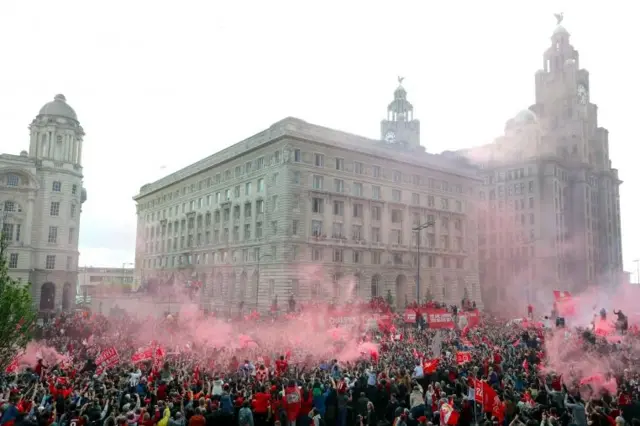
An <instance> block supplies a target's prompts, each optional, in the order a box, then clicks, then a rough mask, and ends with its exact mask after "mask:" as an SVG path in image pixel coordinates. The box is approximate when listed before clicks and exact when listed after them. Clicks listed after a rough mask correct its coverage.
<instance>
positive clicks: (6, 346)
mask: <svg viewBox="0 0 640 426" xmlns="http://www.w3.org/2000/svg"><path fill="white" fill-rule="evenodd" d="M8 245H9V243H8V241H7V240H6V239H5V238H4V235H0V371H4V369H5V368H6V367H7V365H9V364H10V363H11V361H13V358H14V357H15V355H16V354H17V353H18V352H19V351H20V350H21V349H24V348H25V347H26V346H27V343H29V341H30V340H31V337H32V334H31V333H32V332H33V326H34V324H35V321H36V311H35V309H34V306H33V299H32V297H31V285H30V284H26V285H25V284H23V283H21V282H18V281H17V280H14V279H12V278H11V277H10V276H9V265H8V261H7V247H8Z"/></svg>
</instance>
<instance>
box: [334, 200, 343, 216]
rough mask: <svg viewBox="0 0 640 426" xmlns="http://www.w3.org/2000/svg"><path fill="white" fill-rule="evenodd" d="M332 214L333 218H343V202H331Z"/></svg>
mask: <svg viewBox="0 0 640 426" xmlns="http://www.w3.org/2000/svg"><path fill="white" fill-rule="evenodd" d="M333 214H334V215H335V216H344V202H343V201H334V202H333Z"/></svg>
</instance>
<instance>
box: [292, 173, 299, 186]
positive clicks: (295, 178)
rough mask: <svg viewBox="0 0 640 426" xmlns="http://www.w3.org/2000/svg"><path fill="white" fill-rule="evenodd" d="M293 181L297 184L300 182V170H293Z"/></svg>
mask: <svg viewBox="0 0 640 426" xmlns="http://www.w3.org/2000/svg"><path fill="white" fill-rule="evenodd" d="M293 183H294V184H296V185H299V184H300V172H299V171H297V170H296V171H295V172H293Z"/></svg>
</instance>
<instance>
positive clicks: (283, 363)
mask: <svg viewBox="0 0 640 426" xmlns="http://www.w3.org/2000/svg"><path fill="white" fill-rule="evenodd" d="M287 368H289V364H288V363H287V360H282V359H279V360H277V361H276V373H277V374H278V376H279V375H281V374H283V373H284V372H285V371H287Z"/></svg>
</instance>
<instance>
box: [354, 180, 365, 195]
mask: <svg viewBox="0 0 640 426" xmlns="http://www.w3.org/2000/svg"><path fill="white" fill-rule="evenodd" d="M363 193H364V192H363V190H362V184H361V183H358V182H356V183H354V184H353V195H355V196H356V197H362V194H363Z"/></svg>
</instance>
